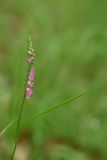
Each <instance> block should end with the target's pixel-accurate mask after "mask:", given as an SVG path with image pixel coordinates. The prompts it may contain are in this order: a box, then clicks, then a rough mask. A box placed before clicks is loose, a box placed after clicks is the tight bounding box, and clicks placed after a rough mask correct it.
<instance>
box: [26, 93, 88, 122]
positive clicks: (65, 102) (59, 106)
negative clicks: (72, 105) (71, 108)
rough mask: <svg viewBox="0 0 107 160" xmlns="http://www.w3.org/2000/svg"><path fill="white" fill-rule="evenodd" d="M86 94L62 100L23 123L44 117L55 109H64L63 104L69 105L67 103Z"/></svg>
mask: <svg viewBox="0 0 107 160" xmlns="http://www.w3.org/2000/svg"><path fill="white" fill-rule="evenodd" d="M86 94H87V93H86V92H85V93H82V94H80V95H77V96H73V97H70V98H67V99H66V100H64V101H62V102H60V103H58V104H56V105H53V106H51V107H48V109H46V110H44V111H42V112H40V113H36V114H34V115H32V116H31V117H30V118H28V119H27V120H26V121H25V122H24V123H28V122H30V121H32V120H33V119H37V118H39V117H41V116H43V115H45V114H46V113H48V112H51V111H53V110H55V109H58V108H62V107H64V105H65V104H67V103H69V102H71V101H73V100H75V99H77V98H79V97H81V96H83V95H86Z"/></svg>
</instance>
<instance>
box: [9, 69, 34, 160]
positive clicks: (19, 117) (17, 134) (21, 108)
mask: <svg viewBox="0 0 107 160" xmlns="http://www.w3.org/2000/svg"><path fill="white" fill-rule="evenodd" d="M30 69H31V66H29V68H28V71H27V76H26V80H25V86H24V96H23V99H22V103H21V107H20V109H19V114H18V120H17V128H16V139H15V145H14V148H13V152H12V156H11V159H10V160H13V158H14V155H15V152H16V147H17V143H18V140H19V134H20V122H21V116H22V111H23V107H24V102H25V98H26V87H27V81H28V76H29V73H30Z"/></svg>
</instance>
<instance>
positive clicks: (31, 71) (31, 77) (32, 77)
mask: <svg viewBox="0 0 107 160" xmlns="http://www.w3.org/2000/svg"><path fill="white" fill-rule="evenodd" d="M34 76H35V68H34V67H32V68H31V70H30V75H29V80H30V81H33V80H34Z"/></svg>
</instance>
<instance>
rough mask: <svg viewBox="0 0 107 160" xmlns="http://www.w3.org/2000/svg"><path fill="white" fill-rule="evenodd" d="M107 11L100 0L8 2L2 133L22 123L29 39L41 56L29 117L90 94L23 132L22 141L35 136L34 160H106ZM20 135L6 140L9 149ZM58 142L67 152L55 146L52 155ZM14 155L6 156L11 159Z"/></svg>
mask: <svg viewBox="0 0 107 160" xmlns="http://www.w3.org/2000/svg"><path fill="white" fill-rule="evenodd" d="M106 6H107V2H106V1H99V0H90V1H89V0H81V1H79V0H66V1H64V0H58V1H57V0H54V1H50V0H36V1H35V0H31V1H29V0H23V1H20V0H19V1H9V0H7V1H1V4H0V26H1V27H0V28H1V29H0V35H1V36H0V130H2V128H4V127H5V126H6V124H7V122H8V121H9V120H10V119H12V118H13V117H15V116H16V115H17V111H18V107H17V106H18V104H19V103H20V99H21V97H22V95H23V86H24V79H25V75H26V48H27V43H26V42H27V37H28V36H29V35H31V37H32V41H33V46H34V48H35V50H36V53H37V56H36V62H35V67H36V83H35V89H34V96H33V98H32V100H31V101H30V102H26V104H25V106H24V111H23V117H24V116H26V117H30V116H31V115H32V114H33V113H38V112H42V111H44V110H45V109H47V107H45V106H50V105H52V104H56V102H60V101H61V100H62V99H65V97H69V96H71V95H77V93H78V92H79V93H82V92H84V91H88V95H87V96H84V97H83V98H81V99H78V100H76V102H75V103H74V102H73V103H72V104H71V103H70V104H68V105H67V107H65V108H62V109H60V110H55V111H54V112H51V113H49V114H47V115H46V116H45V117H42V118H41V119H38V120H37V119H35V120H34V121H32V123H30V124H29V126H27V127H25V128H23V129H22V134H23V133H26V134H27V135H30V137H29V136H28V138H27V140H26V141H28V142H29V146H30V148H31V155H32V156H33V157H36V155H35V154H37V155H38V158H39V159H40V160H44V159H47V160H48V159H49V160H51V159H52V160H54V159H55V160H57V159H58V160H59V159H61V158H62V159H65V160H69V159H70V160H71V159H73V160H78V159H79V160H90V159H98V158H99V160H100V159H101V160H104V159H105V160H106V159H107V152H106V151H107V144H106V138H107V133H106V129H107V114H106V113H107V107H106V104H107V71H106V68H107V18H106V12H107V11H106ZM13 135H14V129H12V130H11V131H9V132H8V133H7V134H6V137H5V140H6V141H7V142H6V143H7V144H8V145H10V147H9V148H12V145H11V144H13V140H14V137H13ZM55 139H58V142H59V141H60V139H61V140H62V141H61V144H60V143H55V148H53V147H54V145H53V143H51V145H52V146H51V150H49V149H47V148H46V146H48V144H49V142H53V141H54V140H55ZM66 142H69V143H70V146H71V148H70V146H69V144H68V143H66ZM63 146H64V147H63ZM75 146H77V147H75ZM0 148H2V144H0ZM69 148H70V149H69ZM8 152H9V153H8ZM0 153H1V151H0ZM2 153H3V151H2ZM9 154H10V150H8V149H7V157H8V155H9ZM1 155H2V154H0V156H1ZM41 155H42V156H41ZM33 157H32V158H33ZM72 157H73V158H72ZM38 158H37V159H38ZM0 159H4V160H5V159H6V158H5V157H4V158H3V157H0ZM30 159H31V157H30V158H29V160H30ZM34 159H35V158H34Z"/></svg>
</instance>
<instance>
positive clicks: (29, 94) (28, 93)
mask: <svg viewBox="0 0 107 160" xmlns="http://www.w3.org/2000/svg"><path fill="white" fill-rule="evenodd" d="M31 94H32V90H31V89H30V88H27V89H26V97H27V99H29V98H30V96H31Z"/></svg>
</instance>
